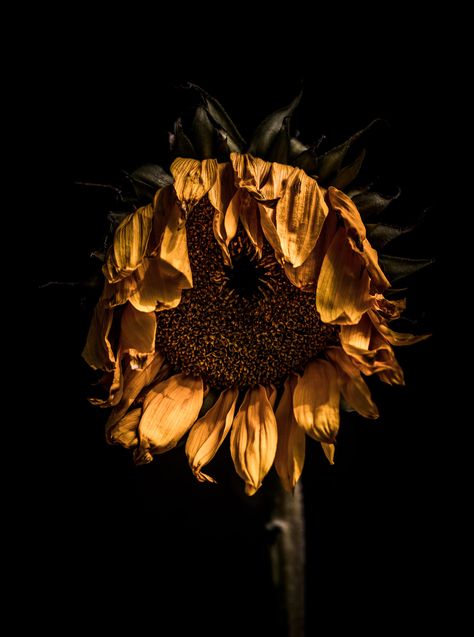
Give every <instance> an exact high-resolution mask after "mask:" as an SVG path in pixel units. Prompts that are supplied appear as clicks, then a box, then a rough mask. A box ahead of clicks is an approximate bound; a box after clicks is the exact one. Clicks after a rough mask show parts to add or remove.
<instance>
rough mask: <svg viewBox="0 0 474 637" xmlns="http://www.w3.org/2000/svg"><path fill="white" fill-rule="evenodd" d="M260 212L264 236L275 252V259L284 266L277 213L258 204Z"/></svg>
mask: <svg viewBox="0 0 474 637" xmlns="http://www.w3.org/2000/svg"><path fill="white" fill-rule="evenodd" d="M258 209H259V212H260V225H261V226H262V230H263V234H264V235H265V238H266V240H267V241H268V243H269V244H270V245H271V246H272V248H273V249H274V250H275V258H276V260H277V261H278V262H279V263H280V265H282V266H284V264H285V259H284V257H283V248H282V246H281V243H280V236H279V234H278V232H277V229H276V212H275V210H274V209H273V208H270V207H268V206H265V205H263V204H258Z"/></svg>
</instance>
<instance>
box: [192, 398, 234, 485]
mask: <svg viewBox="0 0 474 637" xmlns="http://www.w3.org/2000/svg"><path fill="white" fill-rule="evenodd" d="M238 395H239V392H238V390H237V389H236V388H230V389H226V390H224V391H223V392H222V393H221V395H220V396H219V398H218V399H217V401H216V402H215V403H214V405H213V406H212V407H211V408H210V409H209V410H208V411H207V412H206V414H204V416H203V417H202V418H199V420H197V421H196V423H195V424H194V426H193V428H192V429H191V431H190V432H189V436H188V439H187V441H186V455H187V457H188V461H189V466H190V467H191V470H192V472H193V473H194V475H195V476H196V478H197V479H198V480H199V481H200V482H206V481H207V482H215V480H214V478H211V476H209V475H206V474H205V473H203V472H202V469H203V467H204V466H205V465H207V464H208V463H209V462H210V461H211V460H212V459H213V458H214V456H215V455H216V453H217V450H218V449H219V447H220V446H221V444H222V443H223V442H224V440H225V437H226V436H227V434H228V433H229V430H230V428H231V426H232V422H233V420H234V411H235V403H236V402H237V397H238Z"/></svg>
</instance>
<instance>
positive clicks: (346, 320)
mask: <svg viewBox="0 0 474 637" xmlns="http://www.w3.org/2000/svg"><path fill="white" fill-rule="evenodd" d="M373 302H374V297H373V296H372V295H371V294H370V281H369V275H368V272H367V269H366V268H365V267H364V264H363V262H362V260H361V257H360V255H359V254H358V253H357V252H354V250H352V248H351V246H350V245H349V243H348V241H347V237H346V232H345V230H344V228H340V229H339V230H338V231H337V232H336V235H335V236H334V239H333V241H332V243H331V245H330V247H329V250H328V252H327V254H326V256H325V257H324V261H323V265H322V268H321V273H320V275H319V280H318V286H317V291H316V309H317V310H318V312H319V314H320V315H321V320H322V321H323V322H324V323H328V324H331V325H353V324H355V323H358V322H359V321H360V319H361V317H362V315H363V314H364V313H365V312H366V311H367V310H368V309H369V308H370V307H371V305H372V304H373Z"/></svg>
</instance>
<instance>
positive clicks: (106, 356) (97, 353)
mask: <svg viewBox="0 0 474 637" xmlns="http://www.w3.org/2000/svg"><path fill="white" fill-rule="evenodd" d="M113 318H114V311H113V309H110V308H108V307H107V306H106V303H105V302H104V301H103V300H102V299H101V300H100V301H99V302H98V303H97V305H96V307H95V310H94V315H93V317H92V321H91V324H90V327H89V333H88V335H87V340H86V344H85V347H84V349H83V351H82V357H83V358H84V360H85V361H86V363H87V364H88V365H90V366H91V367H92V368H93V369H103V370H106V371H113V370H114V369H115V364H116V360H115V354H114V352H113V349H112V345H111V342H110V330H111V328H112V321H113Z"/></svg>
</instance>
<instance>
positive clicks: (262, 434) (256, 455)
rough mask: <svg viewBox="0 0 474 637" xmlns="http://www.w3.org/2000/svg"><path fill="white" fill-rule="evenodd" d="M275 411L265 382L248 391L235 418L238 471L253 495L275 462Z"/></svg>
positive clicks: (233, 436) (234, 451) (234, 452)
mask: <svg viewBox="0 0 474 637" xmlns="http://www.w3.org/2000/svg"><path fill="white" fill-rule="evenodd" d="M277 438H278V432H277V424H276V419H275V414H274V413H273V409H272V407H271V405H270V402H269V400H268V396H267V392H266V390H265V388H264V387H262V385H258V386H257V387H253V388H251V389H249V390H247V393H246V394H245V397H244V400H243V402H242V405H241V406H240V409H239V411H238V413H237V416H236V417H235V420H234V424H233V426H232V432H231V437H230V450H231V454H232V460H233V461H234V466H235V470H236V471H237V473H238V475H239V476H240V477H241V478H242V480H244V481H245V493H247V495H253V494H254V493H255V492H256V491H257V490H258V489H259V488H260V487H261V485H262V480H263V478H264V477H265V476H266V475H267V473H268V471H269V470H270V467H271V466H272V464H273V460H274V458H275V453H276V447H277Z"/></svg>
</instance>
